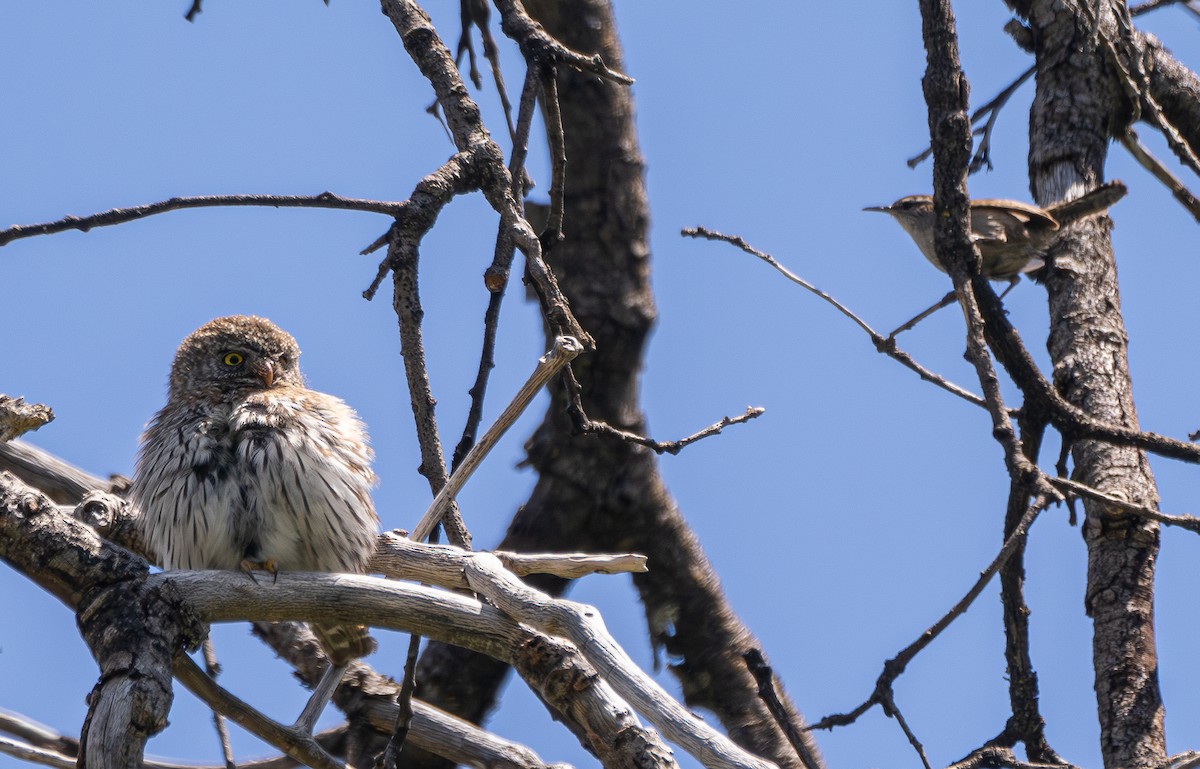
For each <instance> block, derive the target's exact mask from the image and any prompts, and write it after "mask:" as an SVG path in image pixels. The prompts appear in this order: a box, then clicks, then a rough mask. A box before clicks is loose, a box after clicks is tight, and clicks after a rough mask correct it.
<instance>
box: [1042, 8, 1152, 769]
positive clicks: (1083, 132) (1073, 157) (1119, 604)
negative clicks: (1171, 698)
mask: <svg viewBox="0 0 1200 769" xmlns="http://www.w3.org/2000/svg"><path fill="white" fill-rule="evenodd" d="M1080 6H1081V4H1079V3H1076V2H1061V1H1060V0H1055V1H1054V2H1049V1H1047V0H1039V1H1038V2H1034V3H1032V4H1031V8H1030V17H1029V21H1030V23H1031V26H1032V27H1033V29H1034V30H1035V34H1034V40H1035V55H1036V57H1037V63H1038V76H1037V93H1036V96H1035V99H1034V105H1033V109H1032V113H1031V118H1030V153H1029V171H1030V179H1031V186H1032V189H1033V193H1034V196H1035V198H1036V199H1037V202H1038V203H1039V204H1041V205H1047V204H1049V203H1051V202H1053V201H1056V200H1062V199H1064V198H1065V197H1068V196H1075V195H1078V194H1079V192H1081V191H1082V190H1084V189H1089V188H1091V187H1093V186H1095V185H1096V184H1097V183H1099V182H1100V181H1102V180H1103V173H1104V160H1105V156H1106V152H1107V146H1108V140H1109V137H1110V136H1111V135H1112V132H1113V130H1114V128H1119V127H1120V126H1122V125H1123V121H1124V120H1126V119H1127V109H1128V107H1127V105H1126V103H1125V100H1124V98H1123V95H1122V90H1121V86H1120V84H1119V82H1118V81H1117V80H1116V79H1115V77H1114V76H1113V75H1112V69H1111V65H1110V63H1109V61H1108V60H1107V59H1106V55H1105V53H1104V51H1103V49H1102V46H1101V43H1100V41H1099V40H1098V38H1097V36H1096V35H1095V34H1094V33H1093V28H1092V22H1091V21H1089V20H1088V14H1087V13H1085V9H1084V8H1082V7H1080ZM1099 29H1100V34H1101V35H1109V36H1115V31H1114V30H1113V28H1112V24H1111V22H1109V23H1107V24H1102V25H1100V27H1099ZM1111 226H1112V222H1111V220H1109V219H1108V218H1107V217H1096V218H1092V219H1088V220H1086V221H1084V222H1081V223H1079V224H1076V225H1072V226H1071V227H1069V228H1067V232H1066V234H1065V236H1064V237H1063V239H1062V240H1061V241H1060V246H1059V248H1058V250H1057V251H1056V252H1055V254H1054V260H1055V261H1054V264H1055V267H1054V269H1052V270H1051V271H1050V273H1049V276H1048V279H1047V289H1048V291H1049V302H1050V319H1051V329H1050V336H1049V340H1048V343H1047V346H1048V348H1049V351H1050V356H1051V358H1052V360H1053V362H1054V383H1055V385H1056V386H1057V387H1058V389H1059V391H1060V392H1061V393H1062V394H1063V395H1064V396H1065V397H1066V398H1067V399H1068V400H1069V401H1070V402H1071V403H1073V404H1075V405H1077V406H1079V407H1080V408H1082V409H1084V410H1085V411H1086V412H1087V413H1088V414H1089V415H1091V416H1094V417H1097V418H1099V419H1102V420H1104V421H1107V422H1111V423H1114V424H1119V425H1123V426H1127V427H1131V428H1135V429H1136V428H1137V426H1138V421H1137V412H1136V409H1135V408H1134V403H1133V391H1132V382H1131V380H1130V376H1129V367H1128V357H1127V344H1128V338H1127V336H1126V332H1125V326H1124V321H1123V319H1122V316H1121V305H1120V296H1119V291H1118V286H1117V274H1116V263H1115V260H1114V256H1113V250H1112V242H1111V240H1110V238H1109V231H1110V229H1111ZM1072 457H1073V459H1074V462H1075V475H1076V477H1077V478H1078V479H1079V480H1081V481H1082V482H1083V483H1086V484H1087V485H1089V486H1092V487H1094V488H1097V489H1100V490H1101V491H1105V492H1107V493H1109V494H1112V495H1114V496H1116V497H1119V498H1124V499H1128V500H1130V501H1132V502H1135V503H1137V504H1141V505H1148V506H1152V507H1153V506H1157V503H1158V491H1157V488H1156V486H1155V482H1154V476H1153V474H1152V473H1151V471H1150V467H1149V464H1148V463H1147V461H1146V456H1145V454H1144V453H1143V452H1141V451H1138V450H1136V449H1132V448H1128V447H1125V446H1118V445H1113V444H1111V443H1105V442H1102V441H1095V440H1081V441H1076V442H1075V443H1074V444H1073V445H1072ZM1084 508H1085V510H1086V514H1087V515H1086V521H1085V523H1084V531H1083V534H1084V539H1085V541H1086V543H1087V548H1088V578H1087V585H1088V587H1087V596H1086V607H1087V611H1088V614H1089V615H1090V616H1091V618H1092V621H1093V644H1092V653H1093V663H1094V667H1095V688H1096V695H1097V705H1098V709H1099V718H1100V729H1101V749H1102V755H1103V758H1104V764H1105V766H1106V767H1110V768H1114V769H1115V767H1123V768H1125V769H1135V768H1136V767H1150V766H1155V765H1157V764H1159V763H1160V762H1161V761H1162V760H1163V758H1164V756H1165V744H1164V735H1163V705H1162V697H1161V693H1160V691H1159V686H1158V663H1157V654H1156V650H1155V643H1154V567H1155V560H1156V557H1157V555H1158V547H1159V527H1158V525H1157V524H1156V523H1153V522H1151V521H1146V520H1144V519H1139V518H1135V517H1132V516H1128V515H1123V514H1122V513H1121V511H1120V510H1119V509H1113V508H1112V507H1109V506H1105V505H1101V504H1096V503H1093V502H1087V501H1085V503H1084Z"/></svg>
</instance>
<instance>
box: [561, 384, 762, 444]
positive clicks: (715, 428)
mask: <svg viewBox="0 0 1200 769" xmlns="http://www.w3.org/2000/svg"><path fill="white" fill-rule="evenodd" d="M572 401H573V405H574V407H575V408H576V409H577V410H578V412H579V413H580V414H582V419H581V420H580V429H581V430H582V432H583V433H584V434H586V435H607V436H610V437H613V438H617V439H619V440H622V441H625V442H627V443H636V444H638V445H639V446H645V447H646V448H648V449H651V450H652V451H654V452H655V453H657V454H670V455H671V456H675V455H676V454H678V453H679V452H681V451H683V450H684V449H685V448H687V447H688V446H690V445H691V444H693V443H695V442H696V441H699V440H702V439H704V438H708V437H709V436H712V435H719V434H720V433H721V431H722V430H724V429H725V428H726V427H729V426H730V425H738V424H742V423H743V422H749V421H750V420H751V419H757V418H758V417H760V416H762V415H763V413H764V412H765V411H766V409H764V408H761V407H759V406H747V407H746V411H745V412H744V413H742V414H739V415H737V416H736V417H722V418H721V421H719V422H717V423H715V424H711V425H709V426H708V427H706V428H704V429H703V430H700V431H699V432H696V433H692V434H691V435H689V436H687V437H686V438H680V439H679V440H676V441H656V440H654V439H653V438H647V437H645V436H642V435H638V434H637V433H631V432H629V431H628V430H621V429H618V428H616V427H613V426H612V425H610V424H608V423H606V422H601V421H599V420H595V419H591V418H590V417H588V416H587V414H586V413H584V412H583V405H582V403H581V401H580V399H579V392H578V389H577V388H576V389H574V390H573V391H572Z"/></svg>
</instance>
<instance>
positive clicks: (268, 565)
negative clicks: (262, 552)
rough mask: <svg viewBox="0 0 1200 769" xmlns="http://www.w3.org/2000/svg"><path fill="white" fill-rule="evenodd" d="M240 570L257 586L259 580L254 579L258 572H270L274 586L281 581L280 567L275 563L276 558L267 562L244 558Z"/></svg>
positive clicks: (239, 565)
mask: <svg viewBox="0 0 1200 769" xmlns="http://www.w3.org/2000/svg"><path fill="white" fill-rule="evenodd" d="M238 568H239V569H241V571H242V573H243V574H245V575H246V576H247V577H249V578H250V579H251V580H253V581H254V582H255V584H257V583H258V580H257V579H255V577H254V572H256V571H265V572H270V574H271V584H272V585H274V584H275V583H276V582H278V581H279V566H278V564H276V563H275V559H274V558H268V559H266V560H265V561H255V560H253V559H250V558H243V559H242V562H241V563H239V564H238Z"/></svg>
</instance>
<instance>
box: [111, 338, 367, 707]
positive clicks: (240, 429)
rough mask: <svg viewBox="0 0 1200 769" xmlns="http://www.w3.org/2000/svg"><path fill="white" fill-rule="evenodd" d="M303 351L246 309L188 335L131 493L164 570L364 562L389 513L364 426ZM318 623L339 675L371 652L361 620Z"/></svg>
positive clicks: (332, 568)
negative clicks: (378, 496)
mask: <svg viewBox="0 0 1200 769" xmlns="http://www.w3.org/2000/svg"><path fill="white" fill-rule="evenodd" d="M299 357H300V348H299V347H298V346H297V345H296V340H295V339H293V338H292V336H291V335H290V334H288V333H287V332H286V331H283V330H282V329H280V328H279V327H278V326H276V325H275V324H273V323H271V322H270V321H269V320H266V319H264V318H256V317H251V316H244V315H235V316H231V317H227V318H217V319H216V320H213V321H211V322H209V323H207V324H205V325H204V326H202V327H201V328H199V329H198V330H196V331H195V332H193V333H192V334H191V335H190V336H188V337H187V338H186V339H184V340H183V343H182V344H181V345H180V346H179V350H178V351H177V352H176V353H175V361H174V363H173V364H172V366H171V376H170V382H169V388H168V395H167V403H166V405H165V406H163V408H162V410H161V411H159V412H158V414H156V415H155V417H154V419H153V421H152V422H151V423H150V425H149V427H148V428H147V430H146V432H145V434H144V435H143V436H142V446H141V451H140V453H139V455H138V461H137V468H136V470H135V473H134V480H133V486H132V488H131V490H130V493H131V495H132V498H133V500H134V502H135V504H136V505H137V507H138V508H139V509H140V511H141V517H140V523H141V527H142V530H143V532H144V534H145V537H146V541H147V543H148V544H149V546H150V548H151V549H152V550H153V551H154V552H155V553H156V554H157V555H158V557H159V560H160V561H161V564H160V565H161V566H162V567H163V568H164V569H242V570H243V571H247V572H248V573H249V572H250V571H251V570H253V569H265V570H267V571H269V572H271V573H275V572H276V571H277V570H279V569H283V570H290V571H321V572H339V573H345V572H349V573H354V574H361V573H363V572H365V571H366V566H367V561H368V560H369V559H370V557H371V555H372V554H373V553H374V551H375V539H376V532H377V524H378V519H377V517H376V515H375V509H374V507H373V506H372V503H371V495H370V489H371V486H372V485H373V484H374V482H375V474H374V473H373V472H372V471H371V459H372V452H371V449H370V447H369V446H368V445H367V436H366V432H365V429H364V428H363V425H362V422H360V421H359V419H358V417H357V416H356V415H355V413H354V411H352V410H351V409H350V407H349V406H347V405H346V404H345V403H343V402H342V401H341V400H339V399H338V398H335V397H334V396H332V395H326V394H325V393H319V392H315V391H313V390H310V389H308V388H307V387H305V386H304V380H303V378H302V376H301V374H300V367H299V362H298V361H299ZM313 632H314V633H315V634H316V635H317V638H318V639H319V640H320V641H321V643H322V646H323V647H324V648H325V650H326V652H327V654H328V655H329V658H330V661H331V663H332V665H333V668H335V669H340V670H339V672H338V673H337V679H338V680H340V678H341V673H342V672H344V666H345V665H347V664H348V663H349V662H350V660H352V659H354V658H357V657H361V656H365V655H366V654H369V653H370V652H371V651H373V650H374V641H373V640H372V639H371V637H370V636H369V635H367V632H366V628H364V627H361V626H353V625H320V624H318V625H314V626H313ZM336 684H337V680H334V681H333V684H332V686H336ZM332 686H331V687H330V692H332ZM319 688H320V687H318V689H319ZM314 699H315V695H314ZM310 704H311V703H310ZM320 706H321V707H324V702H321V703H320ZM306 713H308V708H306ZM319 713H320V711H319V710H317V712H316V713H315V714H311V715H312V720H314V721H315V718H316V716H317V715H319ZM302 719H304V716H302ZM310 728H311V725H310Z"/></svg>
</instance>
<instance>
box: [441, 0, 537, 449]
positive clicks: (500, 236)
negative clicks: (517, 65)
mask: <svg viewBox="0 0 1200 769" xmlns="http://www.w3.org/2000/svg"><path fill="white" fill-rule="evenodd" d="M465 1H466V0H464V2H465ZM539 88H540V86H539V84H538V78H537V76H536V74H535V72H534V70H533V69H529V70H528V71H527V72H526V76H525V86H524V88H522V90H521V101H520V107H519V110H518V112H517V129H516V132H515V134H514V135H513V150H512V157H511V158H510V159H509V162H508V173H509V176H510V177H511V178H512V180H513V198H514V200H515V202H516V205H517V206H518V207H519V208H520V209H521V211H522V213H524V198H525V196H524V194H523V192H524V190H523V187H524V180H525V179H526V176H527V175H526V173H525V159H526V157H527V156H528V154H529V132H530V129H531V127H532V125H533V112H534V105H535V101H536V98H535V97H536V95H537V91H538V89H539ZM515 255H516V247H515V246H514V245H513V240H512V233H511V232H510V231H509V229H508V228H506V227H501V228H499V230H497V232H496V250H495V251H494V252H493V254H492V263H491V264H490V265H489V266H488V268H487V269H486V270H485V271H484V273H483V284H484V286H485V287H486V288H487V290H488V293H489V296H488V306H487V310H486V311H485V312H484V314H483V343H482V345H481V349H480V351H479V367H478V368H477V369H476V371H475V382H474V384H472V385H471V389H470V390H468V391H467V394H468V395H470V397H471V405H470V408H468V409H467V420H466V423H465V424H464V425H463V431H462V436H461V437H459V439H458V443H457V444H456V445H455V446H454V455H453V456H452V457H451V460H450V471H451V472H453V471H454V470H456V469H457V468H458V466H459V464H461V463H462V460H463V458H464V457H465V456H466V455H467V453H468V452H469V451H470V450H471V447H472V446H474V445H475V440H476V439H477V438H478V436H479V425H480V424H481V423H482V422H483V400H484V397H485V396H486V395H487V386H488V380H489V379H490V378H491V374H492V369H494V368H495V367H496V335H497V334H498V332H499V327H500V308H501V305H502V304H503V302H504V294H505V292H506V291H507V290H508V283H509V278H510V276H511V274H512V263H513V257H514V256H515Z"/></svg>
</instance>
